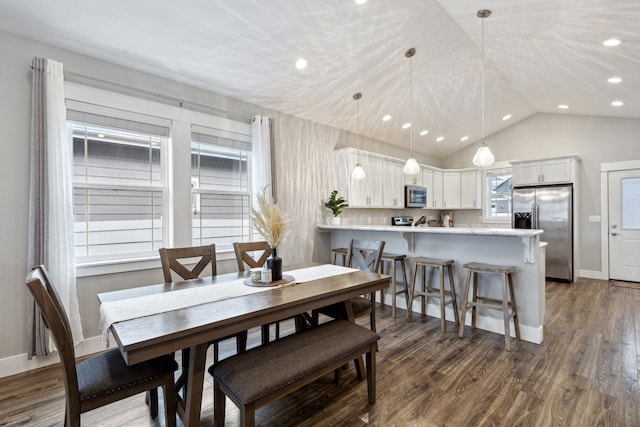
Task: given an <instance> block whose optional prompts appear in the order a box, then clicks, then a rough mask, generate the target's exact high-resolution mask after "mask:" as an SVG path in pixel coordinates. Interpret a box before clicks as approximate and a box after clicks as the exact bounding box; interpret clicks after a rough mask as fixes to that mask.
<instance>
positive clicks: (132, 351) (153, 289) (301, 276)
mask: <svg viewBox="0 0 640 427" xmlns="http://www.w3.org/2000/svg"><path fill="white" fill-rule="evenodd" d="M390 279H391V276H388V275H385V274H378V273H370V272H365V271H361V270H356V269H352V268H348V267H342V266H336V265H333V264H314V265H305V266H303V267H301V268H293V269H286V268H285V270H284V272H283V280H280V281H277V282H273V283H270V284H262V283H254V282H252V281H251V279H250V277H249V273H248V272H240V273H229V274H219V275H216V276H212V277H203V278H200V279H190V280H180V281H175V282H169V283H160V284H157V285H147V286H140V287H136V288H128V289H123V290H117V291H111V292H104V293H100V294H98V300H99V302H100V315H101V328H103V334H104V335H103V340H104V341H105V344H107V345H108V340H109V339H110V338H111V337H113V338H114V340H115V342H116V343H117V345H118V348H119V349H120V352H121V354H122V357H123V358H124V360H125V362H126V363H127V365H135V364H136V363H139V362H143V361H145V360H149V359H153V358H155V357H159V356H162V355H165V354H172V353H174V352H176V351H180V350H186V351H183V359H186V360H182V375H183V376H184V378H185V379H184V383H183V384H182V386H183V387H184V390H183V395H182V396H180V395H178V408H177V413H178V416H180V418H181V419H182V421H183V424H184V425H185V426H197V425H199V423H200V413H201V404H202V393H203V385H204V376H205V369H206V353H207V348H208V345H209V343H210V342H211V341H213V340H216V339H220V338H224V337H228V336H230V335H234V334H237V333H240V332H243V331H247V330H248V329H251V328H254V327H260V326H262V325H267V324H270V323H273V322H277V321H279V320H282V319H287V318H290V317H294V316H297V315H300V314H305V313H309V312H311V311H313V310H315V309H319V308H321V307H324V306H327V305H330V304H337V303H345V302H346V301H348V300H349V299H351V298H355V297H357V296H359V295H364V294H372V295H375V292H376V291H378V290H381V289H384V288H386V287H388V286H389V283H390ZM374 300H375V299H374ZM344 307H345V312H346V316H347V320H350V321H354V318H353V313H352V312H351V310H350V307H351V306H350V304H344Z"/></svg>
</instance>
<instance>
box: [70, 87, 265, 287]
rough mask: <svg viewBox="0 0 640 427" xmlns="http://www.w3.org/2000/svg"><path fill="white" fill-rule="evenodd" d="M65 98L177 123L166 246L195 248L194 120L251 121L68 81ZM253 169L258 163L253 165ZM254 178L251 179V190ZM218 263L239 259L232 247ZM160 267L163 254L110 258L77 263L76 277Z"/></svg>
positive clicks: (169, 155) (244, 125) (169, 156)
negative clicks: (192, 202)
mask: <svg viewBox="0 0 640 427" xmlns="http://www.w3.org/2000/svg"><path fill="white" fill-rule="evenodd" d="M65 97H66V98H67V99H73V100H76V101H79V102H84V103H89V104H95V105H97V106H105V107H108V108H114V109H120V110H125V111H132V112H137V111H140V112H144V114H145V115H150V116H155V117H159V118H164V119H167V120H170V121H171V122H172V126H171V137H170V138H169V142H168V147H167V150H166V153H164V155H163V156H161V159H162V161H163V162H164V164H163V167H164V168H166V175H165V176H166V179H165V183H164V187H165V193H164V211H165V212H166V214H165V215H164V218H163V219H165V220H166V223H167V224H168V226H166V227H163V228H164V229H163V245H166V246H175V247H180V246H191V237H192V236H191V230H192V223H191V221H192V216H193V212H192V204H191V124H192V123H198V124H199V125H202V126H208V127H213V128H222V129H228V130H229V131H230V132H234V131H237V130H238V129H241V130H242V131H243V132H247V133H248V134H249V135H252V134H253V131H252V125H251V123H252V121H251V120H250V119H248V118H247V119H245V120H243V119H234V120H232V119H228V118H225V117H220V116H215V115H213V114H207V113H203V112H200V111H195V110H191V109H187V108H180V107H177V106H173V105H168V104H163V103H159V102H155V101H151V100H147V99H142V98H138V97H135V96H130V95H125V94H122V93H117V92H111V91H107V90H103V89H98V88H95V87H90V86H85V85H82V84H80V83H76V82H71V81H65ZM251 167H253V165H251ZM252 184H253V182H252V181H250V184H249V186H250V188H251V186H252ZM217 259H218V261H224V260H227V259H228V260H231V259H235V255H234V253H233V250H231V251H218V256H217ZM155 268H160V258H159V255H154V256H149V257H140V258H136V259H122V260H107V261H102V262H94V263H87V264H82V265H77V266H76V277H87V276H94V275H102V274H112V273H121V272H130V271H141V270H146V269H155Z"/></svg>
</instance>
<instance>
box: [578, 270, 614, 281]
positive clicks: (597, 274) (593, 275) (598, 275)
mask: <svg viewBox="0 0 640 427" xmlns="http://www.w3.org/2000/svg"><path fill="white" fill-rule="evenodd" d="M578 277H584V278H585V279H597V280H609V278H608V277H604V275H603V274H602V271H596V270H578Z"/></svg>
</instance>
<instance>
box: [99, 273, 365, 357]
mask: <svg viewBox="0 0 640 427" xmlns="http://www.w3.org/2000/svg"><path fill="white" fill-rule="evenodd" d="M352 271H357V270H355V269H353V268H348V267H342V266H339V265H332V264H323V265H318V266H314V267H308V268H301V269H298V270H291V271H285V272H284V274H287V275H290V276H293V277H294V282H293V283H291V284H298V283H304V282H309V281H312V280H317V279H322V278H325V277H331V276H337V275H340V274H345V273H349V272H352ZM242 282H243V279H238V280H233V281H230V282H223V283H216V284H213V285H206V286H196V287H192V288H187V289H180V290H175V291H172V292H163V293H159V294H153V295H146V296H141V297H134V298H127V299H122V300H117V301H109V302H105V303H103V304H101V305H100V330H101V331H102V342H103V343H104V344H105V345H106V346H109V328H110V327H111V325H112V324H114V323H116V322H122V321H124V320H130V319H136V318H139V317H144V316H151V315H154V314H158V313H165V312H167V311H173V310H179V309H181V308H186V307H192V306H195V305H200V304H207V303H210V302H214V301H220V300H223V299H227V298H235V297H239V296H242V295H249V294H253V293H258V292H264V291H268V290H270V289H273V288H274V287H255V286H247V285H245V284H244V283H242ZM291 284H286V285H281V286H290V285H291ZM276 287H279V286H276Z"/></svg>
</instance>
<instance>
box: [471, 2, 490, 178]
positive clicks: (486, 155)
mask: <svg viewBox="0 0 640 427" xmlns="http://www.w3.org/2000/svg"><path fill="white" fill-rule="evenodd" d="M490 15H491V11H490V10H488V9H481V10H479V11H478V13H477V14H476V16H477V17H478V18H480V19H481V20H482V21H481V22H482V37H481V45H480V50H481V52H482V145H480V148H478V151H476V155H475V156H473V164H474V165H476V166H478V167H480V168H484V167H487V166H490V165H491V164H493V161H494V160H495V157H493V153H492V152H491V150H490V149H489V147H488V146H487V144H486V143H485V142H484V18H488V17H489V16H490Z"/></svg>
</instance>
